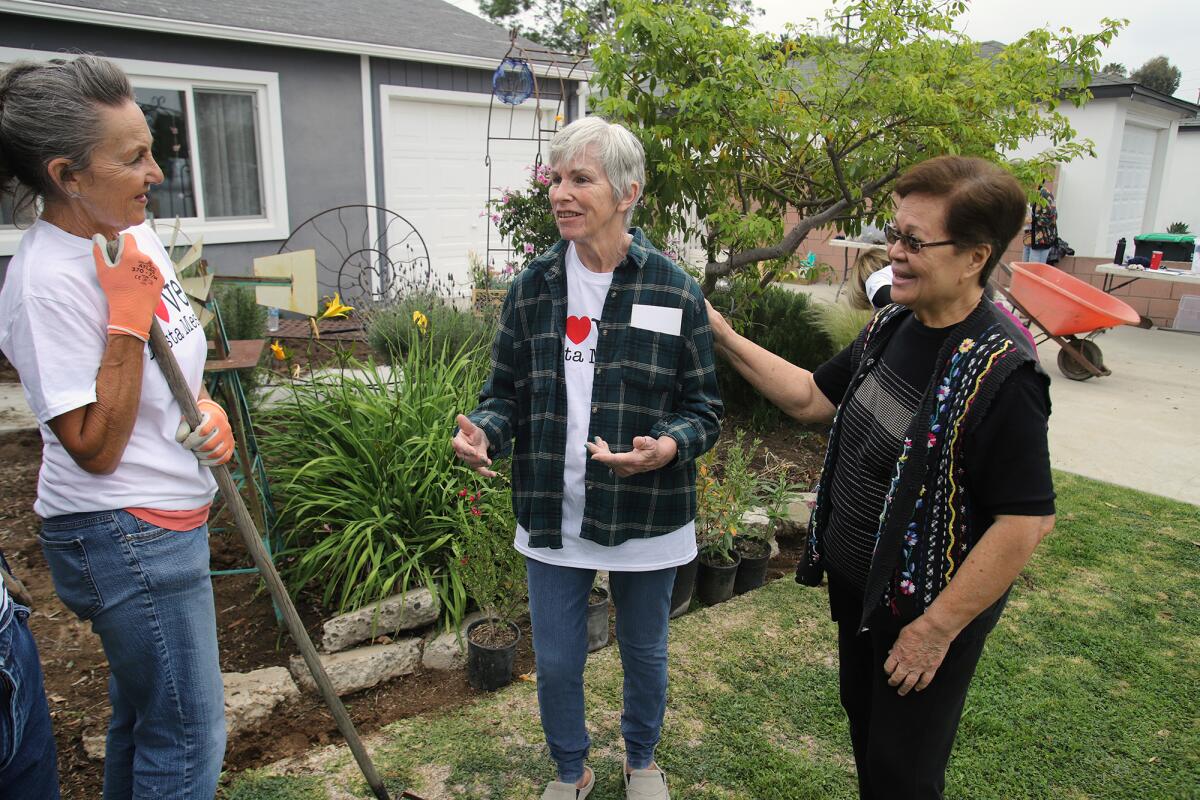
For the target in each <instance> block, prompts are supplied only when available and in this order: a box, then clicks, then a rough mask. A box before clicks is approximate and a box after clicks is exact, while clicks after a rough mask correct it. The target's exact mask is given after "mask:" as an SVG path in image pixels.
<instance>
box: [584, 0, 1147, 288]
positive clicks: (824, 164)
mask: <svg viewBox="0 0 1200 800" xmlns="http://www.w3.org/2000/svg"><path fill="white" fill-rule="evenodd" d="M966 5H967V4H966V3H965V2H962V1H961V0H951V1H950V2H942V0H887V1H886V2H885V1H884V0H860V1H859V2H844V3H840V4H839V7H838V8H836V9H833V10H831V11H830V12H829V13H828V16H827V17H826V20H825V25H824V27H823V28H820V27H818V24H819V23H818V22H817V21H812V22H811V23H810V24H808V25H806V26H805V27H801V28H792V29H791V30H789V31H788V33H787V34H786V35H784V36H781V37H772V36H768V35H762V34H756V33H754V32H753V30H752V28H751V26H750V25H749V22H748V19H747V17H746V15H745V14H744V13H743V12H742V11H741V10H740V8H739V7H738V5H737V4H736V3H731V2H727V1H726V0H613V7H614V8H615V9H616V12H617V13H616V21H615V26H614V30H613V32H612V35H597V36H595V37H593V39H592V45H593V47H592V49H591V55H592V58H593V61H594V63H595V66H596V72H595V75H594V77H593V80H592V86H593V87H594V88H595V90H596V96H598V97H599V99H598V100H597V102H596V110H597V111H598V112H599V113H601V114H603V115H605V116H607V117H609V118H611V119H614V120H617V121H621V122H624V123H627V124H629V125H630V127H631V129H632V130H633V131H634V132H635V134H636V135H637V136H639V138H640V139H641V141H642V144H643V145H644V147H645V150H646V156H647V165H648V175H647V187H646V193H645V204H644V206H643V207H642V217H641V218H640V219H639V222H640V224H642V225H643V227H647V228H648V229H649V230H650V232H651V237H652V238H654V239H656V240H658V241H664V240H665V238H666V236H665V235H666V234H668V233H670V232H671V231H675V230H678V231H686V232H688V233H690V234H693V235H696V236H698V237H700V238H701V240H702V241H703V242H704V244H705V250H706V252H707V253H708V263H707V265H706V268H705V275H706V280H705V284H706V288H707V289H711V288H712V287H713V286H714V285H715V282H716V280H717V279H718V278H719V277H721V276H725V275H728V274H730V273H732V272H735V271H737V270H740V269H742V268H745V267H746V266H748V265H750V264H756V263H760V262H764V261H772V260H779V259H783V258H785V257H786V256H788V255H790V254H791V253H793V252H795V251H796V250H797V248H798V247H800V245H801V243H802V242H803V241H804V238H805V236H806V235H807V234H808V233H809V232H811V231H813V230H814V229H816V228H820V227H822V226H824V225H829V224H834V223H836V224H838V225H839V226H841V227H842V228H843V229H845V230H848V231H850V232H852V233H857V231H858V229H859V226H860V225H861V223H862V222H863V221H864V220H869V221H871V222H874V223H876V224H878V223H879V222H881V221H883V220H884V219H886V218H887V217H888V216H889V215H890V213H891V198H890V189H891V185H892V181H893V179H894V178H895V177H896V176H898V175H899V174H900V173H901V172H902V171H904V169H906V168H907V167H908V166H910V165H912V164H914V163H917V162H919V161H922V160H925V159H927V158H929V157H930V156H933V155H938V154H943V153H960V154H966V155H978V156H983V157H985V158H989V159H992V160H1000V156H999V155H998V154H999V153H1004V152H1011V151H1013V150H1015V149H1016V148H1017V147H1018V145H1019V144H1020V143H1021V142H1023V141H1026V140H1029V139H1032V138H1034V137H1045V138H1046V139H1047V140H1048V141H1049V143H1050V144H1049V147H1048V148H1047V149H1046V150H1045V151H1044V152H1042V153H1041V154H1040V155H1038V156H1036V157H1034V158H1032V159H1029V160H1026V161H1024V162H1022V163H1020V164H1012V165H1010V166H1011V168H1012V169H1013V171H1014V172H1015V173H1016V174H1017V176H1018V178H1020V179H1021V180H1022V181H1023V182H1024V184H1025V185H1027V186H1029V187H1030V189H1031V190H1032V189H1034V188H1036V186H1037V185H1038V182H1039V180H1040V179H1042V178H1044V177H1046V176H1047V175H1048V174H1049V172H1050V170H1051V168H1052V166H1053V165H1055V164H1058V163H1061V162H1065V161H1069V160H1071V159H1073V158H1077V157H1079V156H1082V155H1089V154H1092V144H1091V142H1089V141H1076V140H1075V132H1074V131H1073V130H1072V128H1071V127H1070V125H1069V124H1068V121H1067V119H1066V117H1064V116H1063V115H1061V114H1059V113H1058V112H1057V110H1056V109H1057V108H1058V107H1059V105H1060V104H1061V103H1062V102H1064V101H1066V102H1074V103H1076V104H1082V103H1083V102H1084V101H1085V100H1086V99H1087V98H1088V96H1089V95H1088V93H1087V90H1086V88H1085V87H1087V86H1088V84H1089V81H1090V77H1091V75H1092V74H1093V73H1094V72H1095V71H1096V70H1097V68H1098V66H1099V55H1100V53H1101V48H1102V47H1103V46H1105V45H1107V44H1108V43H1109V42H1111V41H1112V39H1113V37H1114V36H1115V35H1116V33H1117V31H1119V30H1120V29H1121V27H1122V26H1123V24H1124V23H1122V22H1117V21H1113V20H1104V21H1103V22H1102V23H1101V26H1100V30H1099V31H1098V32H1096V33H1089V34H1075V33H1073V32H1071V31H1069V30H1067V29H1063V30H1060V31H1057V32H1052V31H1049V30H1045V29H1038V30H1034V31H1030V32H1029V33H1027V34H1026V35H1025V36H1023V37H1021V38H1020V39H1018V40H1017V41H1015V42H1013V43H1012V44H1010V45H1009V46H1007V47H1005V48H1003V49H1002V50H1000V51H999V52H996V53H988V52H985V51H983V50H982V49H981V46H980V45H979V44H978V43H976V42H974V41H972V40H970V39H969V38H968V37H966V36H965V35H964V34H962V33H961V32H960V31H959V30H957V28H956V26H957V24H958V22H957V21H958V18H959V17H960V16H961V15H962V13H963V12H964V11H965V9H966ZM847 13H848V14H849V15H850V20H849V24H847V19H846V17H845V15H846V14H847ZM789 213H792V214H794V215H795V216H793V217H792V220H793V221H791V222H788V223H786V225H785V222H784V220H785V219H786V218H787V217H788V214H789Z"/></svg>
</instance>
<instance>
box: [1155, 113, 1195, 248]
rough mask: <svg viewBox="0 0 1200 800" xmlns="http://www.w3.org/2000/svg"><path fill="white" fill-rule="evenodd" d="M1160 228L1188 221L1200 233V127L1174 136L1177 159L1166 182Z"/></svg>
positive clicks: (1165, 178)
mask: <svg viewBox="0 0 1200 800" xmlns="http://www.w3.org/2000/svg"><path fill="white" fill-rule="evenodd" d="M1158 222H1159V224H1158V226H1157V227H1160V228H1163V229H1165V228H1166V226H1167V225H1170V224H1171V223H1172V222H1186V223H1187V224H1188V227H1189V228H1191V230H1192V233H1197V234H1200V128H1190V129H1189V128H1184V129H1181V130H1180V131H1179V133H1178V134H1177V135H1176V137H1175V158H1174V160H1173V162H1172V164H1171V167H1170V169H1169V170H1168V171H1167V174H1166V176H1165V177H1164V180H1163V193H1162V201H1161V203H1160V204H1159V209H1158Z"/></svg>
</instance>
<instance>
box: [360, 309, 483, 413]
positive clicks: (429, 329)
mask: <svg viewBox="0 0 1200 800" xmlns="http://www.w3.org/2000/svg"><path fill="white" fill-rule="evenodd" d="M422 319H423V320H424V322H422ZM494 333H495V330H494V325H492V324H489V323H488V321H487V320H484V319H480V318H479V317H477V316H475V315H474V314H472V313H471V312H469V311H463V310H461V309H458V308H456V307H455V306H454V305H452V304H450V303H449V302H447V301H446V300H444V299H443V298H441V297H437V296H434V295H409V296H408V297H405V298H402V299H401V300H399V301H397V302H396V304H395V305H392V306H389V307H387V308H384V309H382V310H379V311H375V312H373V313H372V314H371V316H370V322H369V324H368V326H367V341H368V342H370V345H371V349H372V350H374V351H375V352H376V353H379V354H380V356H381V357H383V358H384V359H388V360H394V359H396V358H404V356H405V355H407V353H408V352H409V350H410V349H412V347H413V345H414V343H417V342H422V343H423V344H424V347H425V348H426V349H427V350H430V351H431V352H442V351H443V350H444V351H445V352H447V353H459V352H461V353H463V354H467V355H471V356H473V357H477V356H478V353H479V351H481V350H483V349H485V348H487V347H489V346H490V345H491V342H492V336H493V335H494ZM474 406H475V404H474V403H471V407H472V408H474Z"/></svg>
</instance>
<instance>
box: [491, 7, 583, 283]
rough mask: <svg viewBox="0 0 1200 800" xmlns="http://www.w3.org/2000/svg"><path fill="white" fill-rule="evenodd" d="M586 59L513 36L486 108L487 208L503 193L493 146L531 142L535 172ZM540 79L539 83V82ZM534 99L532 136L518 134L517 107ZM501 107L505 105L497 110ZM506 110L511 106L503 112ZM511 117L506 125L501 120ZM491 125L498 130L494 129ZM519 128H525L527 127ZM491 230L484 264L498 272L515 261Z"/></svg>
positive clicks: (529, 132) (524, 133) (508, 248)
mask: <svg viewBox="0 0 1200 800" xmlns="http://www.w3.org/2000/svg"><path fill="white" fill-rule="evenodd" d="M585 60H586V56H583V55H580V54H578V53H568V52H565V51H561V50H549V49H545V48H539V47H531V46H526V45H523V44H521V43H520V42H519V41H518V39H517V34H516V31H513V32H512V33H511V34H510V44H509V47H508V52H506V53H505V54H504V58H502V59H501V61H500V64H499V66H497V67H496V71H495V72H494V73H493V75H492V97H491V101H490V102H489V104H488V122H487V151H486V154H485V155H484V165H485V166H486V167H487V171H488V202H487V205H486V206H485V207H486V208H488V209H490V208H492V203H493V200H494V199H495V197H496V193H498V192H500V191H503V190H502V189H501V188H500V187H497V186H496V185H495V181H494V180H493V158H492V156H493V148H492V143H493V142H501V141H509V142H512V141H528V142H534V143H536V145H537V152H536V155H535V156H534V162H533V169H535V170H536V169H537V168H538V167H539V166H541V164H542V145H543V144H544V143H547V142H549V141H550V137H552V136H553V135H554V134H555V133H556V132H557V131H558V128H559V125H560V123H562V122H563V121H565V119H566V114H565V113H564V109H565V108H566V102H567V97H568V87H569V84H571V82H572V81H578V80H579V75H578V73H579V72H580V71H581V68H580V65H581V64H582V63H583V62H584V61H585ZM539 73H540V77H539ZM530 99H532V100H533V102H534V115H533V123H532V126H531V127H530V129H529V130H528V131H524V130H514V127H516V125H515V123H516V109H517V106H519V105H521V104H523V103H525V102H526V101H528V100H530ZM497 101H499V103H500V104H501V105H500V106H497ZM551 102H553V108H554V114H553V116H552V117H550V123H549V125H546V124H544V122H543V103H545V104H546V105H547V106H549V104H550V103H551ZM503 106H508V108H507V109H504V108H503ZM505 113H507V114H508V119H507V123H505V120H504V119H503V117H502V115H503V114H505ZM493 120H495V121H496V122H497V123H498V127H493ZM520 127H522V128H523V127H524V126H523V125H522V126H520ZM492 227H493V226H492V225H490V224H489V225H488V226H487V252H486V257H485V259H484V260H485V264H486V266H487V268H488V269H491V268H492V267H493V266H495V263H494V262H495V259H496V258H497V257H505V256H508V255H511V254H512V252H513V249H512V248H511V247H509V246H507V243H506V242H503V241H500V240H498V239H497V240H495V241H493V232H492Z"/></svg>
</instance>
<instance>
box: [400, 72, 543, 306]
mask: <svg viewBox="0 0 1200 800" xmlns="http://www.w3.org/2000/svg"><path fill="white" fill-rule="evenodd" d="M388 91H389V94H388V95H386V100H385V109H386V110H385V112H384V113H385V120H384V122H385V124H384V129H383V133H384V137H385V138H384V159H385V162H384V194H385V197H386V202H387V207H388V208H389V209H390V210H392V211H395V212H396V213H398V214H400V215H401V216H403V217H405V218H407V219H408V220H410V221H411V222H412V223H413V225H414V226H415V227H416V229H417V230H418V231H419V232H420V233H421V236H422V237H424V239H425V244H426V246H427V247H428V248H429V257H430V263H431V265H432V266H433V269H434V270H435V271H436V272H437V273H438V274H439V275H442V276H450V275H453V277H454V283H455V287H456V289H457V290H458V293H460V294H461V293H469V291H470V279H469V273H468V268H467V254H468V252H470V251H474V252H476V253H478V254H479V255H480V256H483V255H484V253H485V251H486V249H487V226H488V225H490V224H491V223H490V222H489V220H488V218H487V216H486V215H481V213H482V212H483V211H484V208H485V206H486V203H487V200H488V167H487V165H486V164H485V160H484V157H485V155H486V154H487V152H488V145H489V142H488V99H489V98H488V96H487V95H468V94H465V93H461V92H443V91H431V90H412V89H391V90H388ZM553 114H554V111H553V110H550V111H547V110H546V108H545V107H544V106H543V109H542V115H543V118H544V119H552V117H553ZM534 117H535V112H534V105H533V103H532V101H528V102H526V103H525V104H524V105H522V106H517V107H516V108H515V109H514V108H513V107H511V106H505V105H503V104H501V103H499V102H497V103H496V105H495V108H494V109H493V110H492V114H491V130H492V136H493V137H510V138H511V139H513V140H512V141H503V140H497V139H493V140H492V141H491V143H490V144H491V157H492V170H491V183H492V186H493V187H494V191H493V192H492V197H495V198H498V197H499V196H500V191H502V190H503V189H505V188H514V189H516V188H523V187H524V186H525V185H526V183H527V182H528V180H529V176H530V172H529V168H530V167H531V165H532V164H533V161H534V158H535V157H536V155H537V149H538V148H537V142H536V141H535V140H534V137H536V135H537V132H536V129H535V126H534ZM546 150H547V148H546V146H545V144H543V146H542V157H543V159H545V158H546ZM499 246H500V243H499V234H497V232H496V230H495V227H494V226H493V227H492V247H493V248H496V247H499ZM495 258H496V259H498V260H500V261H501V262H502V260H503V259H502V257H501V256H500V255H496V256H495Z"/></svg>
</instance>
